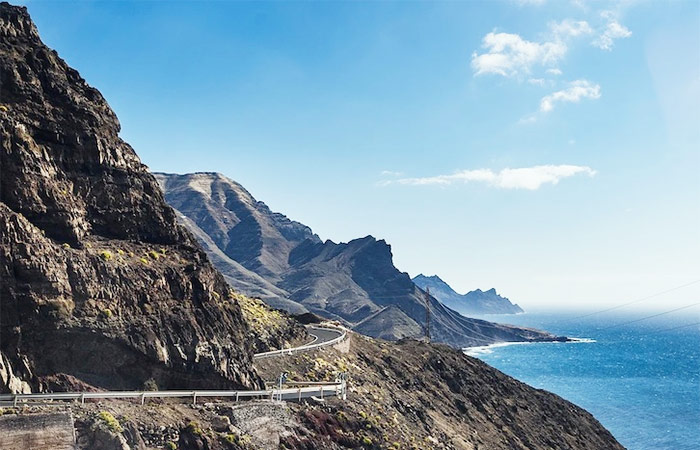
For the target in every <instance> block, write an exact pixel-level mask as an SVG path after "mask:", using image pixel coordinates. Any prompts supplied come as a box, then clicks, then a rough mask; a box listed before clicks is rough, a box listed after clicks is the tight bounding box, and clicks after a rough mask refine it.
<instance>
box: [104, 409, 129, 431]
mask: <svg viewBox="0 0 700 450" xmlns="http://www.w3.org/2000/svg"><path fill="white" fill-rule="evenodd" d="M99 417H100V419H102V422H104V424H105V425H106V426H107V428H109V429H110V430H111V431H113V432H114V433H122V432H123V431H124V428H122V425H121V424H120V423H119V421H118V420H117V419H116V418H115V417H114V416H113V415H112V413H110V412H108V411H100V414H99Z"/></svg>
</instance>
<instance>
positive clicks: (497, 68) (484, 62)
mask: <svg viewBox="0 0 700 450" xmlns="http://www.w3.org/2000/svg"><path fill="white" fill-rule="evenodd" d="M482 47H483V48H484V49H486V51H485V52H484V53H481V54H479V53H477V52H474V53H473V54H472V63H471V64H472V69H473V70H474V75H475V76H476V75H483V74H496V75H502V76H504V77H513V76H517V75H521V74H527V73H530V71H531V69H532V67H533V66H536V65H550V64H555V63H556V62H557V61H559V60H560V59H561V58H563V57H564V55H565V54H566V45H565V44H564V43H563V42H555V41H553V42H533V41H528V40H525V39H523V38H522V37H520V36H519V35H517V34H512V33H495V32H491V33H488V34H487V35H486V36H484V38H483V40H482Z"/></svg>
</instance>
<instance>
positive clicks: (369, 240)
mask: <svg viewBox="0 0 700 450" xmlns="http://www.w3.org/2000/svg"><path fill="white" fill-rule="evenodd" d="M156 177H157V178H158V180H159V182H160V184H161V186H162V187H163V190H164V192H165V198H166V200H167V201H168V202H169V203H170V204H171V205H172V206H173V207H174V208H175V209H176V211H178V213H179V217H180V220H181V221H182V222H183V223H184V224H185V225H186V226H187V227H188V228H190V230H191V231H192V232H193V234H194V235H195V236H197V238H198V240H199V241H200V243H201V244H202V245H203V246H204V248H205V249H206V250H207V252H208V253H209V256H210V257H211V259H212V261H213V262H214V264H215V265H216V266H217V267H218V268H219V269H220V270H221V271H222V272H223V273H224V274H225V275H227V280H229V282H230V283H232V285H233V286H235V287H236V288H237V289H240V290H241V291H242V292H245V293H247V294H249V295H253V296H259V297H260V298H263V299H264V300H265V301H266V302H268V303H269V304H271V305H274V306H275V307H279V308H284V309H286V310H288V311H291V312H294V313H300V312H304V311H311V312H313V313H316V314H319V315H321V316H324V317H327V318H331V319H335V320H339V321H341V322H343V323H345V324H346V325H348V326H350V327H353V328H354V329H355V330H356V331H359V332H361V333H363V334H366V335H368V336H373V337H380V338H383V339H389V340H396V339H401V338H404V337H413V338H418V337H421V336H423V335H424V330H425V317H426V312H425V304H426V299H427V296H426V295H425V292H423V291H422V290H421V289H419V288H418V287H416V285H415V284H414V283H413V282H412V281H411V279H410V277H409V276H408V274H406V273H403V272H401V271H399V270H398V269H397V268H396V267H395V266H394V263H393V256H392V253H391V247H390V246H389V245H388V244H387V243H386V242H385V241H384V240H377V239H375V238H374V237H372V236H366V237H364V238H361V239H355V240H352V241H350V242H348V243H340V244H338V243H335V242H332V241H326V242H322V241H321V240H320V239H319V238H318V236H316V235H315V234H314V233H313V232H312V231H311V229H310V228H309V227H307V226H305V225H302V224H300V223H298V222H294V221H292V220H289V219H288V218H286V217H285V216H283V215H282V214H279V213H274V212H272V211H270V209H269V208H268V207H267V206H266V205H265V204H264V203H262V202H260V201H257V200H256V199H255V198H253V196H252V195H251V194H250V193H249V192H248V191H246V190H245V189H244V188H243V187H242V186H241V185H239V184H238V183H236V182H234V181H232V180H229V179H228V178H226V177H225V176H223V175H221V174H217V173H194V174H186V175H177V174H165V173H158V174H156ZM430 304H431V317H432V319H431V335H432V338H433V339H434V340H437V341H439V342H445V343H448V344H450V345H453V346H458V347H466V346H473V345H484V344H489V343H493V342H500V341H522V340H538V339H540V340H547V339H555V338H556V337H555V336H552V335H550V334H548V333H543V332H539V331H536V330H529V329H523V328H516V327H512V326H506V325H500V324H494V323H491V322H486V321H482V320H475V319H468V318H466V317H463V316H462V315H460V314H459V313H458V312H456V311H454V310H452V309H450V308H449V307H447V306H445V305H443V304H442V303H440V302H438V301H437V300H436V299H435V298H430Z"/></svg>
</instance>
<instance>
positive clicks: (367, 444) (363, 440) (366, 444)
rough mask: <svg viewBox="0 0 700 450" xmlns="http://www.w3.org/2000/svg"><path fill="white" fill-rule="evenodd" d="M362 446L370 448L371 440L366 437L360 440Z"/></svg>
mask: <svg viewBox="0 0 700 450" xmlns="http://www.w3.org/2000/svg"><path fill="white" fill-rule="evenodd" d="M362 445H365V446H367V447H370V446H371V445H372V439H370V438H368V437H367V436H365V437H363V438H362Z"/></svg>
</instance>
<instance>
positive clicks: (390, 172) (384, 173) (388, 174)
mask: <svg viewBox="0 0 700 450" xmlns="http://www.w3.org/2000/svg"><path fill="white" fill-rule="evenodd" d="M381 174H382V176H384V177H400V176H401V175H403V172H396V171H393V170H382V172H381Z"/></svg>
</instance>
